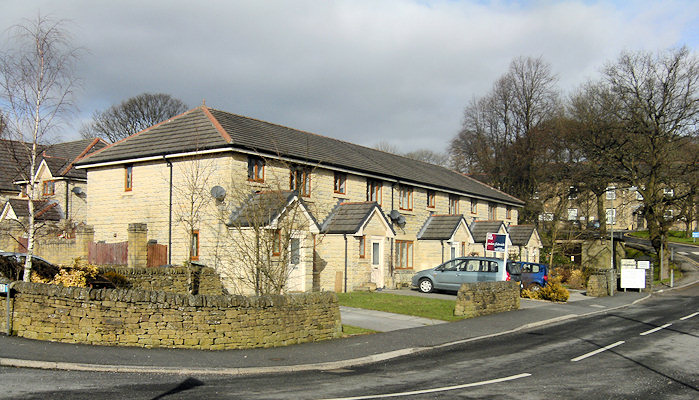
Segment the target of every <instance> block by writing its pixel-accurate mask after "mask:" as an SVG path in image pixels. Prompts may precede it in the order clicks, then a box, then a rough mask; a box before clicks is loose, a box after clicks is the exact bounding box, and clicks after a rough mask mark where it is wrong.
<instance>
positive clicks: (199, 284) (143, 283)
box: [99, 267, 228, 296]
mask: <svg viewBox="0 0 699 400" xmlns="http://www.w3.org/2000/svg"><path fill="white" fill-rule="evenodd" d="M99 271H100V272H101V273H105V272H116V273H117V274H120V275H123V276H124V277H125V278H126V279H127V280H128V281H129V284H130V285H131V288H133V289H142V290H155V291H158V290H161V291H164V292H173V293H183V294H189V291H188V283H187V275H188V274H189V273H190V270H189V269H188V268H185V267H152V268H128V267H99ZM191 273H192V286H193V288H194V294H203V295H215V296H219V295H225V294H228V291H226V289H225V288H224V286H223V283H222V282H221V277H220V276H219V275H218V274H217V273H216V271H214V269H213V268H211V267H192V268H191Z"/></svg>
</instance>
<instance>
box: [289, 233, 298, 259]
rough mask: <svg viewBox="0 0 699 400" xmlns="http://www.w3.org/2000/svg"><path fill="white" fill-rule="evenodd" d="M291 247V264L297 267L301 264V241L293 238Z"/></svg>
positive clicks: (290, 243)
mask: <svg viewBox="0 0 699 400" xmlns="http://www.w3.org/2000/svg"><path fill="white" fill-rule="evenodd" d="M289 247H291V248H290V249H289V264H292V265H297V264H298V263H299V262H301V239H299V238H291V242H289Z"/></svg>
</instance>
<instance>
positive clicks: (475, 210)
mask: <svg viewBox="0 0 699 400" xmlns="http://www.w3.org/2000/svg"><path fill="white" fill-rule="evenodd" d="M471 214H478V200H475V199H474V200H471Z"/></svg>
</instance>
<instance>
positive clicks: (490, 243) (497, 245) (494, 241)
mask: <svg viewBox="0 0 699 400" xmlns="http://www.w3.org/2000/svg"><path fill="white" fill-rule="evenodd" d="M507 237H508V234H507V233H488V234H487V235H486V237H485V249H486V250H487V251H493V252H502V253H503V256H502V260H503V265H504V266H505V271H507ZM505 276H507V273H506V272H505Z"/></svg>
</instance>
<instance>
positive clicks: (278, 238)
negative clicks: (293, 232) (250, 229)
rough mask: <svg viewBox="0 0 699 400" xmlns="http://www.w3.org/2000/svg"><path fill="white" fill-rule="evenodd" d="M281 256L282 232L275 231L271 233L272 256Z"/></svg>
mask: <svg viewBox="0 0 699 400" xmlns="http://www.w3.org/2000/svg"><path fill="white" fill-rule="evenodd" d="M280 255H282V231H281V230H279V229H276V230H274V231H273V232H272V256H275V257H277V256H280Z"/></svg>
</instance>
